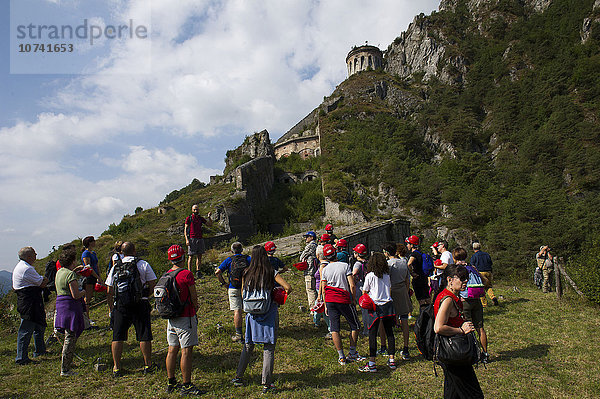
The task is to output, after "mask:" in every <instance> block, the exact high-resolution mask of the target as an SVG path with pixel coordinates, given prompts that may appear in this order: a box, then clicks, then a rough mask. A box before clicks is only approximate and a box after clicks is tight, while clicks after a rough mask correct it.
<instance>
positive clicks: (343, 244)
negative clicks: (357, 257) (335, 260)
mask: <svg viewBox="0 0 600 399" xmlns="http://www.w3.org/2000/svg"><path fill="white" fill-rule="evenodd" d="M335 246H336V247H339V248H346V247H347V246H348V241H346V240H344V239H343V238H340V239H339V240H337V242H336V243H335Z"/></svg>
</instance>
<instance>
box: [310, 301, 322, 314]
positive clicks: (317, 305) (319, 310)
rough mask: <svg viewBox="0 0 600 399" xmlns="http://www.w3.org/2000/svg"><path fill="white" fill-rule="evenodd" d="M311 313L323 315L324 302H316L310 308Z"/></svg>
mask: <svg viewBox="0 0 600 399" xmlns="http://www.w3.org/2000/svg"><path fill="white" fill-rule="evenodd" d="M310 311H311V312H317V313H323V312H324V311H325V302H316V303H315V304H314V305H313V307H312V308H310Z"/></svg>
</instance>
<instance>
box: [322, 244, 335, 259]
mask: <svg viewBox="0 0 600 399" xmlns="http://www.w3.org/2000/svg"><path fill="white" fill-rule="evenodd" d="M333 254H335V248H334V247H333V245H331V244H325V245H324V246H323V255H325V257H326V258H329V257H330V256H331V255H333Z"/></svg>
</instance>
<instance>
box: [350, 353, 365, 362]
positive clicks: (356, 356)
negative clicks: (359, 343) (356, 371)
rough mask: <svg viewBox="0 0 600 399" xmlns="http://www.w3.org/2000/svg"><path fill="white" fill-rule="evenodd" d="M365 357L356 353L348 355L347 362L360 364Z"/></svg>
mask: <svg viewBox="0 0 600 399" xmlns="http://www.w3.org/2000/svg"><path fill="white" fill-rule="evenodd" d="M365 359H366V357H363V356H361V355H359V354H358V352H354V353H350V354H348V362H362V361H363V360H365Z"/></svg>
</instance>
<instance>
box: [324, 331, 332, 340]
mask: <svg viewBox="0 0 600 399" xmlns="http://www.w3.org/2000/svg"><path fill="white" fill-rule="evenodd" d="M323 338H325V339H332V338H331V333H330V332H328V333H327V334H325V336H324V337H323Z"/></svg>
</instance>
